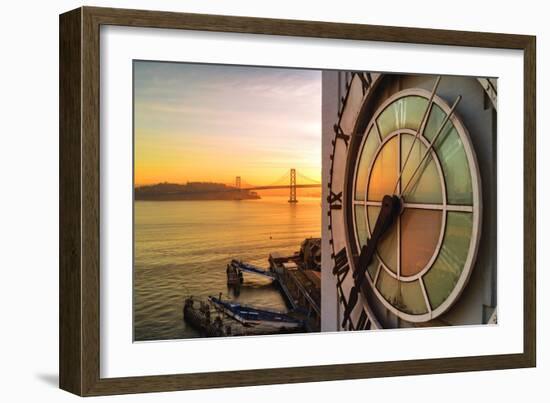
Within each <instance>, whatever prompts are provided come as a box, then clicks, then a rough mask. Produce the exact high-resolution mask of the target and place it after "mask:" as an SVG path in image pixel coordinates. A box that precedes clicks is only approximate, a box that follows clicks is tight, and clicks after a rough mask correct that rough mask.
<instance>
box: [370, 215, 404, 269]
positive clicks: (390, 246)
mask: <svg viewBox="0 0 550 403" xmlns="http://www.w3.org/2000/svg"><path fill="white" fill-rule="evenodd" d="M379 213H380V207H378V206H368V207H367V215H368V220H369V227H370V230H371V232H372V230H373V228H374V225H375V223H376V219H377V218H378V214H379ZM376 250H377V251H378V255H379V256H380V258H381V259H382V262H384V264H385V265H386V267H387V268H388V269H390V270H391V271H392V272H394V273H397V253H396V251H397V226H396V225H393V226H392V227H391V228H390V229H389V230H388V231H387V232H386V233H385V234H384V236H383V237H382V239H381V240H380V241H379V242H378V244H377V245H376Z"/></svg>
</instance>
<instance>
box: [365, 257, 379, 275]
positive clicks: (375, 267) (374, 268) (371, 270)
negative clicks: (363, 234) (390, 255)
mask: <svg viewBox="0 0 550 403" xmlns="http://www.w3.org/2000/svg"><path fill="white" fill-rule="evenodd" d="M379 266H380V259H378V257H376V255H375V256H374V257H373V258H372V263H371V264H370V265H369V266H368V267H367V273H369V276H370V278H371V280H373V281H374V279H375V278H376V272H377V271H378V267H379Z"/></svg>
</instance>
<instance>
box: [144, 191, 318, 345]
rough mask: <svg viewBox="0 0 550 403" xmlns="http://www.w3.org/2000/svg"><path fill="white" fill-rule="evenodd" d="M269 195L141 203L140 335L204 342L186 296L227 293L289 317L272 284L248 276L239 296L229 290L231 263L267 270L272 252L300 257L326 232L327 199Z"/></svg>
mask: <svg viewBox="0 0 550 403" xmlns="http://www.w3.org/2000/svg"><path fill="white" fill-rule="evenodd" d="M287 199H288V198H287V197H265V198H262V199H261V200H241V201H226V200H223V201H222V200H220V201H173V202H155V201H152V202H149V201H138V202H136V203H135V261H134V337H135V340H163V339H179V338H189V337H198V336H199V335H198V333H197V332H196V331H195V330H194V329H193V328H191V327H188V326H186V324H185V323H184V322H183V320H182V306H183V300H184V299H185V297H187V296H190V295H193V296H195V297H201V298H206V297H208V296H209V295H218V294H219V293H220V292H222V293H223V295H224V297H225V298H229V297H231V298H232V299H235V300H238V301H240V302H241V303H246V304H251V305H255V306H258V307H265V308H271V309H275V310H279V311H285V310H286V307H285V303H284V300H283V299H282V297H281V296H280V294H279V291H278V290H277V289H276V288H275V287H274V286H273V285H272V284H271V282H270V281H269V280H264V279H263V278H256V277H255V276H252V275H247V274H244V276H245V281H244V285H243V287H241V292H240V295H239V296H238V297H235V296H234V295H233V294H232V293H231V294H230V291H229V290H228V288H227V284H226V272H225V269H226V265H227V263H228V262H229V261H230V260H231V259H233V258H236V259H242V260H244V261H246V262H249V263H253V264H256V265H259V266H262V267H267V266H268V264H267V257H268V255H269V253H270V252H274V251H279V252H283V253H289V254H290V253H292V252H294V251H297V250H299V248H300V243H301V242H302V241H303V240H304V238H307V237H312V236H313V237H319V236H320V234H321V205H320V204H321V201H320V199H317V198H304V197H302V198H299V202H298V203H297V204H289V203H288V202H287Z"/></svg>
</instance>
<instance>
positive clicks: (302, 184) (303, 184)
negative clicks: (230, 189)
mask: <svg viewBox="0 0 550 403" xmlns="http://www.w3.org/2000/svg"><path fill="white" fill-rule="evenodd" d="M234 186H235V187H236V188H237V189H240V190H269V189H285V188H288V189H289V199H288V202H289V203H297V202H298V199H297V198H296V189H304V188H319V187H321V186H322V184H321V182H319V181H316V180H314V179H311V178H308V177H307V176H305V175H302V174H300V173H299V172H297V171H296V169H294V168H291V169H290V171H289V172H288V173H286V172H285V174H284V175H282V176H281V177H280V178H278V179H277V180H276V181H274V182H272V183H270V184H268V185H251V184H249V183H246V182H244V181H243V180H242V178H241V177H240V176H237V177H235V185H234Z"/></svg>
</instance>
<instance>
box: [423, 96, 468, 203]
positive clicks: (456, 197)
mask: <svg viewBox="0 0 550 403" xmlns="http://www.w3.org/2000/svg"><path fill="white" fill-rule="evenodd" d="M444 119H445V113H444V112H443V110H442V109H441V108H440V107H439V106H437V105H434V106H433V108H432V111H431V112H430V117H429V119H428V124H427V126H426V130H425V132H424V135H425V136H426V138H427V139H428V140H429V141H430V142H431V141H432V140H433V138H434V137H435V135H436V134H437V130H438V129H439V127H440V126H441V123H442V122H443V120H444ZM434 149H435V150H436V152H437V155H438V157H439V160H440V162H441V165H442V168H443V174H444V176H445V183H446V185H447V202H448V203H449V204H466V205H472V204H473V193H472V177H471V173H470V165H469V164H468V158H467V156H466V151H465V150H464V145H463V144H462V141H461V140H460V136H459V134H458V132H457V131H456V128H455V127H454V126H453V125H452V124H451V122H450V121H449V122H447V123H446V125H445V128H444V129H443V130H442V132H441V134H440V135H439V136H438V138H437V140H436V142H435V144H434Z"/></svg>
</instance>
